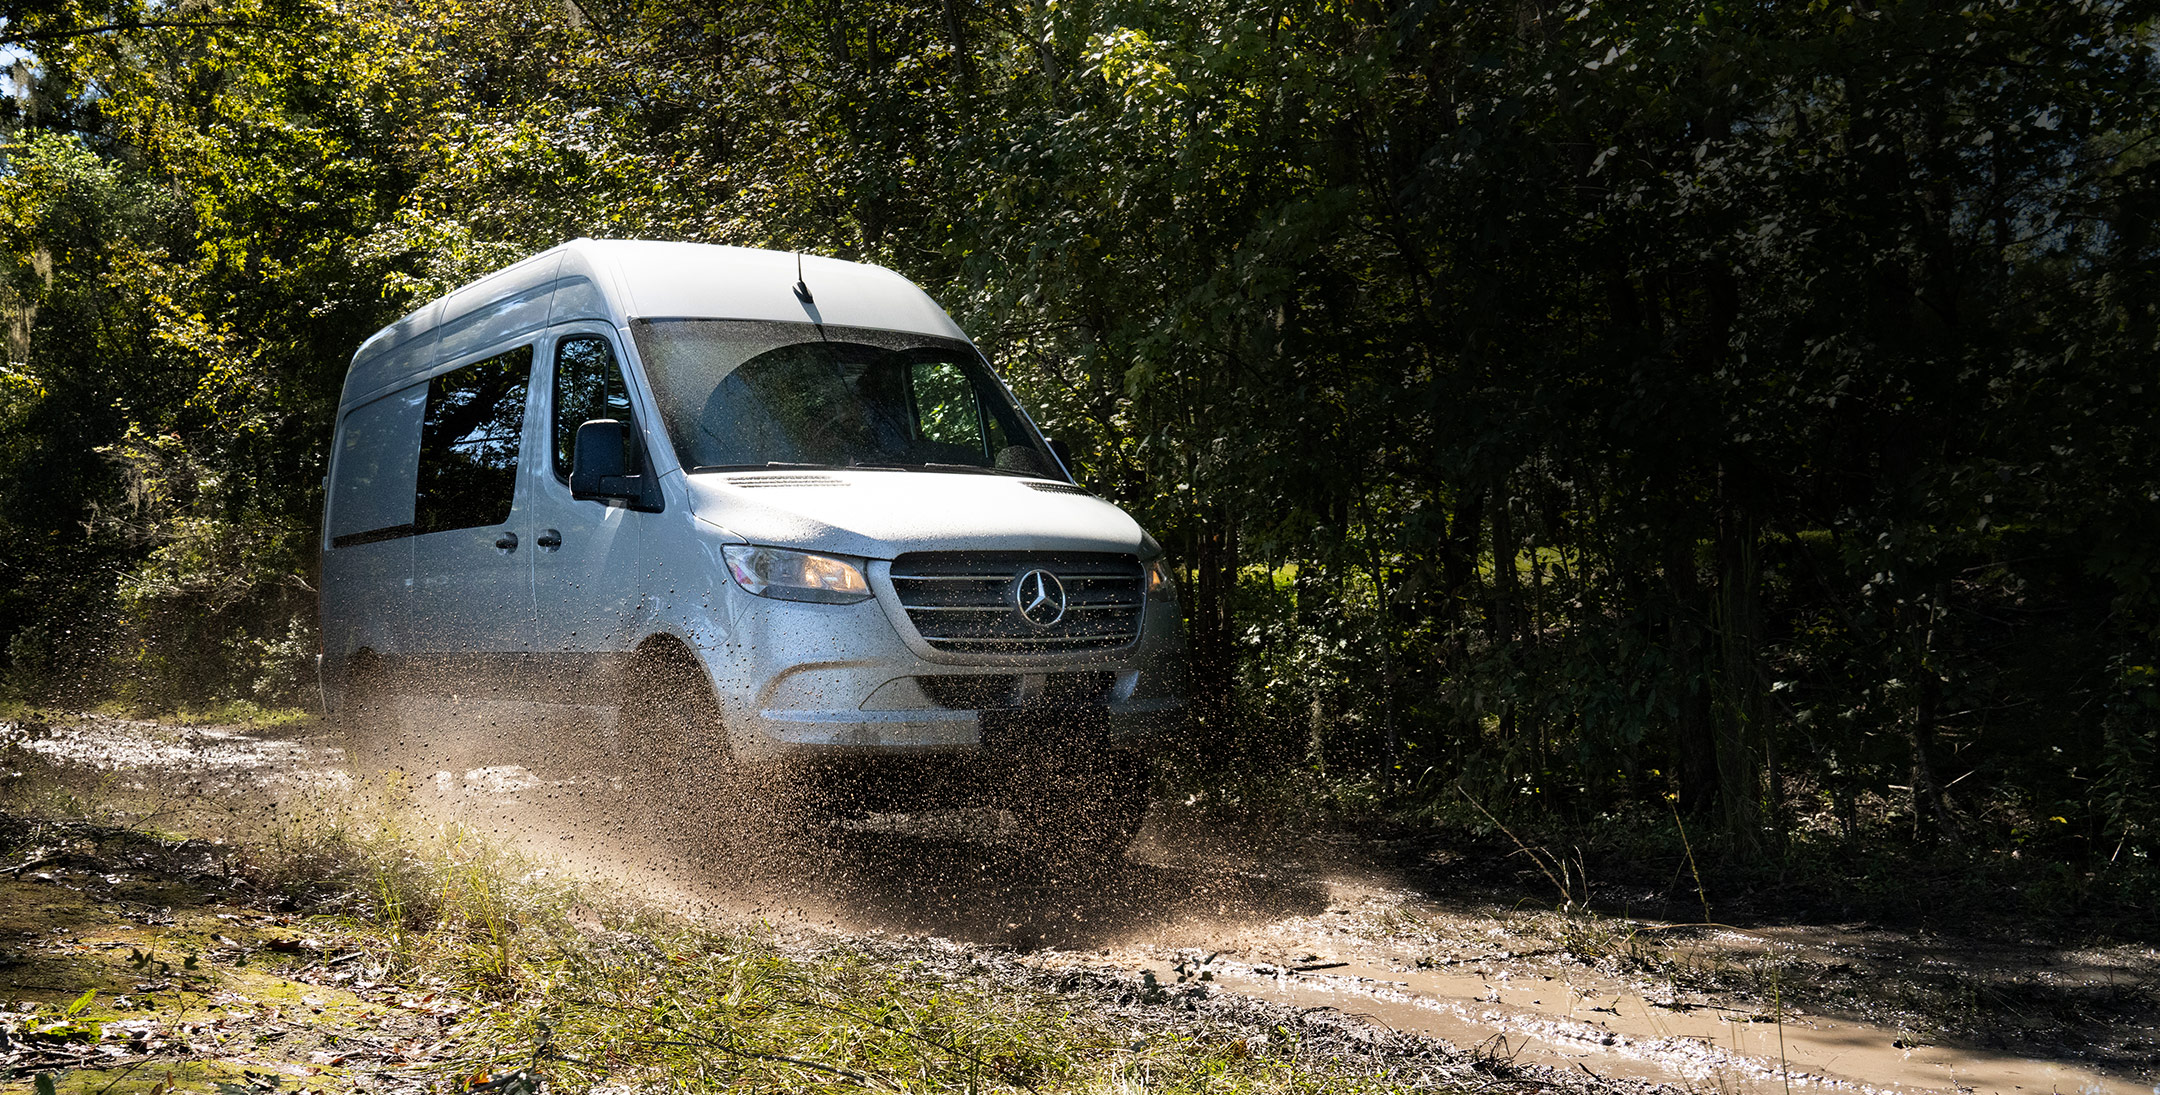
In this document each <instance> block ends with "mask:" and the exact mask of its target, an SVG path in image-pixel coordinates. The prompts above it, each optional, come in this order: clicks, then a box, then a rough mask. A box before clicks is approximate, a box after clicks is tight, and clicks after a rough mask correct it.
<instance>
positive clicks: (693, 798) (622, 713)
mask: <svg viewBox="0 0 2160 1095" xmlns="http://www.w3.org/2000/svg"><path fill="white" fill-rule="evenodd" d="M617 710H618V712H619V714H618V716H617V725H616V734H615V741H616V749H615V760H616V764H615V768H616V774H617V775H618V776H620V777H621V779H622V781H623V787H624V789H625V790H626V791H627V792H628V794H629V798H630V799H631V802H632V804H633V805H635V806H638V807H643V808H646V809H650V810H654V811H657V812H662V813H668V814H673V813H679V812H681V811H683V810H685V809H691V808H694V807H695V806H696V805H698V804H700V803H704V804H710V802H711V801H712V792H713V790H714V789H715V788H714V784H715V783H718V782H721V781H722V780H721V777H722V776H723V775H724V774H725V772H726V771H727V769H728V768H729V767H731V766H730V765H729V763H728V760H729V749H728V739H727V730H726V728H725V727H724V726H722V725H721V721H720V704H719V702H718V701H717V700H715V699H714V698H713V691H712V685H711V683H710V682H708V681H707V680H706V678H705V672H704V669H703V668H702V667H701V666H699V665H698V663H697V660H696V659H695V658H694V657H692V656H691V655H690V653H689V652H688V651H685V650H681V649H679V648H678V649H671V650H665V651H656V652H652V653H648V654H644V655H640V656H639V658H638V660H637V661H636V662H634V663H632V665H631V666H630V669H629V671H628V672H626V673H624V674H623V681H622V696H621V702H620V704H619V705H618V708H617Z"/></svg>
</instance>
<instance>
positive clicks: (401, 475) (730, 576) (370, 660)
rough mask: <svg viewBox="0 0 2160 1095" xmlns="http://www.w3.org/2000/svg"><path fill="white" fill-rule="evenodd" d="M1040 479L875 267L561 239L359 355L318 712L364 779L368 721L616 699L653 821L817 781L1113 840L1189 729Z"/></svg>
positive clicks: (1059, 482) (1110, 511) (1062, 490)
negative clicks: (427, 703)
mask: <svg viewBox="0 0 2160 1095" xmlns="http://www.w3.org/2000/svg"><path fill="white" fill-rule="evenodd" d="M1062 453H1063V449H1062V446H1060V445H1057V444H1056V443H1054V442H1051V441H1049V440H1047V439H1046V438H1045V437H1044V436H1043V434H1042V433H1041V432H1040V431H1039V430H1038V429H1037V428H1036V426H1035V424H1034V423H1033V422H1032V421H1031V420H1030V419H1029V417H1028V415H1027V412H1026V411H1025V410H1024V409H1022V407H1021V406H1020V404H1019V402H1018V401H1017V400H1016V399H1015V398H1014V396H1013V394H1012V392H1011V390H1010V389H1009V388H1008V387H1007V386H1006V385H1005V384H1004V383H1003V382H1002V381H1001V380H1000V379H999V377H998V376H997V374H996V373H995V372H994V371H993V370H992V369H991V368H990V366H989V365H988V364H987V362H986V361H985V360H984V358H983V356H982V355H981V353H979V352H978V351H977V350H976V348H975V347H974V346H973V345H972V344H971V343H970V342H969V341H968V339H967V336H966V335H965V334H963V333H962V332H961V330H960V329H959V328H958V327H957V326H955V325H954V323H953V322H952V320H951V319H950V318H949V317H948V316H947V315H946V314H945V312H944V311H943V310H942V309H941V308H939V307H938V305H937V304H936V303H935V302H933V301H932V300H931V299H930V297H929V296H928V295H926V294H925V293H924V292H923V291H922V290H921V289H919V288H917V287H916V286H915V285H914V284H912V283H911V282H909V281H908V280H907V279H905V278H903V277H901V276H900V275H898V274H895V273H893V272H892V271H889V270H886V269H883V268H880V267H876V266H869V265H863V264H859V263H852V262H843V261H838V260H834V259H827V258H818V257H809V256H797V255H792V254H786V253H780V252H771V251H759V250H747V249H742V248H733V247H714V246H703V245H695V244H683V243H660V242H643V241H627V240H622V241H604V240H585V239H581V240H577V241H575V242H572V243H568V244H564V245H562V246H560V247H556V248H554V249H552V250H549V251H546V252H543V253H541V254H539V255H535V256H533V257H532V258H530V259H527V260H525V261H523V262H520V263H518V264H517V265H515V266H512V267H509V268H508V269H505V270H502V271H500V272H498V273H495V274H492V275H490V276H488V277H485V278H482V279H480V280H479V281H476V282H474V283H472V284H470V285H467V286H465V287H464V288H461V289H458V290H457V291H455V292H453V293H450V294H449V295H447V296H444V297H442V298H441V299H438V300H435V301H431V302H429V303H428V304H427V305H425V306H423V307H422V308H420V309H419V310H417V311H415V312H413V313H412V314H410V315H408V316H406V317H404V318H403V319H400V320H398V321H397V322H395V323H393V324H391V325H390V326H388V327H385V328H383V329H382V330H381V331H379V332H377V333H376V334H375V335H374V336H373V337H371V338H369V339H368V340H367V342H366V343H364V344H363V345H362V346H361V347H360V349H359V351H358V352H357V353H356V354H355V355H354V356H353V360H352V365H351V368H350V370H349V372H348V373H347V376H346V380H345V387H344V394H343V396H342V398H341V399H340V400H339V406H338V417H337V435H336V439H335V443H334V449H333V453H332V457H331V463H330V469H329V478H328V483H327V485H328V492H327V503H326V507H325V513H324V518H323V532H322V544H321V550H322V595H321V596H322V600H321V609H322V615H321V619H322V635H323V647H324V650H323V657H324V668H325V682H326V688H327V690H328V691H329V693H330V698H331V702H332V705H333V706H334V707H342V708H343V709H344V710H345V713H346V714H347V715H355V713H358V714H357V716H356V717H353V718H348V719H347V722H348V725H349V726H351V727H352V728H353V729H352V731H351V732H352V733H353V734H354V735H355V737H356V738H357V739H358V740H357V741H356V748H358V749H360V750H361V751H362V752H363V753H365V752H367V751H369V750H371V749H380V748H381V747H382V744H383V743H382V741H381V740H379V739H380V738H382V737H383V736H384V735H385V734H387V731H386V730H384V729H383V728H382V727H381V726H379V725H376V723H377V722H379V721H380V720H371V719H369V718H367V717H366V713H367V712H368V711H370V710H372V708H370V706H369V704H370V703H371V702H374V701H376V700H378V699H380V698H381V697H384V696H399V697H406V698H408V699H409V698H410V697H414V696H419V697H426V696H446V695H449V694H453V693H463V694H466V695H471V694H476V693H482V692H485V693H487V694H489V695H494V696H498V697H504V696H506V697H510V698H513V699H516V700H519V701H522V702H534V701H537V702H538V703H540V704H561V705H571V706H580V705H582V706H585V707H592V706H594V705H599V706H612V707H613V708H615V710H616V715H615V717H614V719H613V722H612V724H611V726H612V728H611V729H609V730H607V731H606V732H605V733H603V734H601V735H600V736H601V737H604V738H606V739H607V740H606V750H605V751H606V752H608V753H610V754H612V758H613V760H614V761H615V762H616V764H617V766H618V769H619V771H620V772H622V773H624V774H625V775H626V777H628V778H629V780H630V783H631V785H632V786H633V787H634V788H638V789H640V793H649V794H654V795H673V796H677V797H678V798H679V799H681V800H683V801H690V802H697V801H700V800H701V796H709V795H711V794H712V793H714V791H713V789H714V788H716V787H719V786H721V785H722V784H723V783H725V782H726V779H725V776H726V774H727V773H729V772H731V771H740V770H742V769H744V768H745V767H758V766H764V767H765V768H767V769H770V770H771V771H775V772H783V773H806V772H811V771H813V770H814V771H817V772H821V773H823V776H821V777H820V778H821V779H826V780H827V781H828V783H831V784H832V785H836V786H845V787H848V788H850V791H849V798H850V800H851V801H854V802H855V803H856V804H858V805H863V806H865V807H878V806H889V805H890V803H889V802H887V801H885V800H887V799H890V798H893V797H898V798H900V799H903V800H906V799H910V798H923V797H932V796H937V797H942V798H944V799H956V798H957V799H967V798H972V799H975V800H976V801H980V802H986V803H1002V804H1003V805H1006V806H1009V807H1011V808H1012V809H1013V811H1014V812H1015V813H1019V814H1023V815H1025V816H1026V817H1029V818H1033V819H1035V820H1036V821H1039V822H1042V823H1044V824H1050V825H1055V826H1057V827H1058V828H1059V830H1060V831H1061V832H1062V833H1063V834H1064V835H1066V836H1068V837H1070V838H1071V839H1073V840H1075V841H1079V842H1093V843H1095V844H1098V845H1102V846H1105V847H1111V848H1116V847H1122V845H1123V842H1124V841H1125V840H1126V839H1128V838H1129V837H1130V836H1131V834H1132V830H1133V829H1134V828H1135V827H1136V826H1137V824H1138V821H1139V815H1140V811H1141V809H1142V808H1143V807H1144V805H1145V785H1146V768H1145V765H1144V763H1143V762H1142V761H1141V760H1140V759H1139V758H1140V756H1141V754H1142V750H1141V749H1140V746H1142V745H1143V744H1144V743H1145V742H1146V741H1147V740H1148V739H1149V738H1151V737H1153V736H1156V735H1159V734H1162V733H1164V732H1166V731H1169V730H1172V729H1174V728H1175V727H1176V726H1177V725H1178V722H1179V717H1180V715H1181V713H1182V711H1183V700H1182V698H1181V693H1182V660H1183V639H1182V636H1181V632H1180V624H1179V614H1178V608H1177V604H1176V598H1177V587H1176V585H1175V583H1174V582H1173V580H1172V577H1171V573H1170V571H1169V569H1168V568H1167V567H1166V566H1165V564H1164V560H1163V558H1162V551H1161V548H1160V547H1158V546H1157V544H1156V542H1155V541H1154V540H1153V539H1152V538H1150V537H1149V536H1148V534H1147V533H1146V532H1144V531H1142V530H1141V528H1140V527H1139V525H1137V524H1136V523H1134V521H1133V519H1132V518H1131V517H1129V516H1127V515H1126V514H1125V512H1124V511H1122V510H1120V509H1119V508H1118V507H1117V506H1114V505H1112V504H1110V503H1109V502H1106V501H1104V500H1102V499H1101V498H1098V497H1095V496H1094V495H1093V494H1092V493H1090V492H1089V491H1088V490H1086V489H1085V488H1083V487H1081V486H1079V485H1077V484H1076V483H1075V482H1074V479H1073V476H1072V474H1071V471H1070V468H1069V464H1068V461H1067V459H1066V458H1065V457H1064V456H1063V454H1062ZM401 702H403V701H401ZM370 739H378V740H372V741H371V740H370ZM575 744H577V743H573V742H569V741H555V742H550V741H549V740H548V739H546V738H543V739H542V740H541V744H540V748H541V749H543V750H546V749H551V748H558V747H559V748H561V749H563V750H565V751H568V750H570V749H571V748H573V746H574V745H575ZM789 761H814V762H816V763H815V764H814V765H803V764H792V765H791V764H788V763H786V762H789ZM838 777H845V778H838ZM783 778H789V779H792V778H796V776H795V775H792V774H790V775H787V776H785V777H783ZM802 778H808V777H807V776H804V777H802ZM729 785H730V786H742V785H745V784H729ZM747 786H753V787H754V786H767V787H770V786H772V784H771V783H770V781H767V782H765V783H762V784H760V783H757V782H752V783H749V784H747ZM843 805H845V803H843Z"/></svg>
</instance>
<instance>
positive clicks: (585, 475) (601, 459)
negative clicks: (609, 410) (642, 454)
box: [570, 418, 640, 502]
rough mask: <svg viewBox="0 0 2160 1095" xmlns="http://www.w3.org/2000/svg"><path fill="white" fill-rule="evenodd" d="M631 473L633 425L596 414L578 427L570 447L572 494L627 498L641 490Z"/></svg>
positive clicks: (586, 498) (582, 497) (590, 497)
mask: <svg viewBox="0 0 2160 1095" xmlns="http://www.w3.org/2000/svg"><path fill="white" fill-rule="evenodd" d="M629 473H630V428H629V427H628V426H625V425H624V424H623V423H621V422H619V421H617V420H615V419H612V418H595V419H593V420H592V421H590V422H587V423H585V424H583V425H581V426H579V427H578V428H577V442H576V447H575V448H573V449H571V450H570V497H572V498H575V499H577V500H579V501H581V502H582V501H590V500H595V499H597V500H599V501H603V502H608V501H626V500H628V499H631V498H635V497H637V496H638V494H639V493H640V492H639V490H638V485H637V484H635V483H633V482H632V481H631V480H632V476H631V475H630V474H629Z"/></svg>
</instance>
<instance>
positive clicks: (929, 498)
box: [684, 469, 1146, 559]
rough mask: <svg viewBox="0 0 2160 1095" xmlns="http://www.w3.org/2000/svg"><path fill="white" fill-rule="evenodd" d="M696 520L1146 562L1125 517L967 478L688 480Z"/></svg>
mask: <svg viewBox="0 0 2160 1095" xmlns="http://www.w3.org/2000/svg"><path fill="white" fill-rule="evenodd" d="M684 478H685V480H686V481H687V482H688V484H689V488H690V497H691V505H692V508H693V509H694V511H695V512H696V514H697V516H698V518H699V519H700V520H702V521H704V522H706V523H707V524H711V525H717V526H719V527H721V528H722V529H725V530H726V531H728V532H731V533H733V534H735V535H737V536H740V537H742V538H743V539H744V540H747V541H749V542H750V543H754V544H770V545H772V546H775V547H789V548H799V549H802V550H805V551H820V552H828V553H831V554H835V555H856V556H861V557H864V558H870V559H891V558H894V557H896V556H898V555H901V554H903V553H905V552H910V551H953V550H960V551H1122V552H1132V553H1134V554H1145V551H1144V550H1143V547H1142V545H1143V543H1144V542H1145V541H1146V537H1145V534H1143V533H1142V532H1141V530H1140V526H1139V524H1138V523H1137V522H1135V521H1134V520H1133V519H1132V518H1131V517H1128V516H1126V514H1125V511H1124V510H1121V509H1119V508H1118V507H1116V506H1113V505H1111V504H1110V503H1108V502H1105V501H1103V500H1102V499H1100V498H1097V497H1095V496H1094V495H1091V494H1087V493H1085V492H1082V491H1080V489H1079V488H1077V487H1074V486H1072V485H1070V484H1067V483H1053V482H1049V481H1046V480H1041V479H1020V478H1015V477H1012V476H1005V475H970V474H967V473H964V472H916V471H880V470H867V469H862V470H834V471H812V470H801V471H797V470H793V469H788V470H778V469H776V470H772V471H745V472H733V473H728V472H700V473H697V474H695V475H686V476H684Z"/></svg>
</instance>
